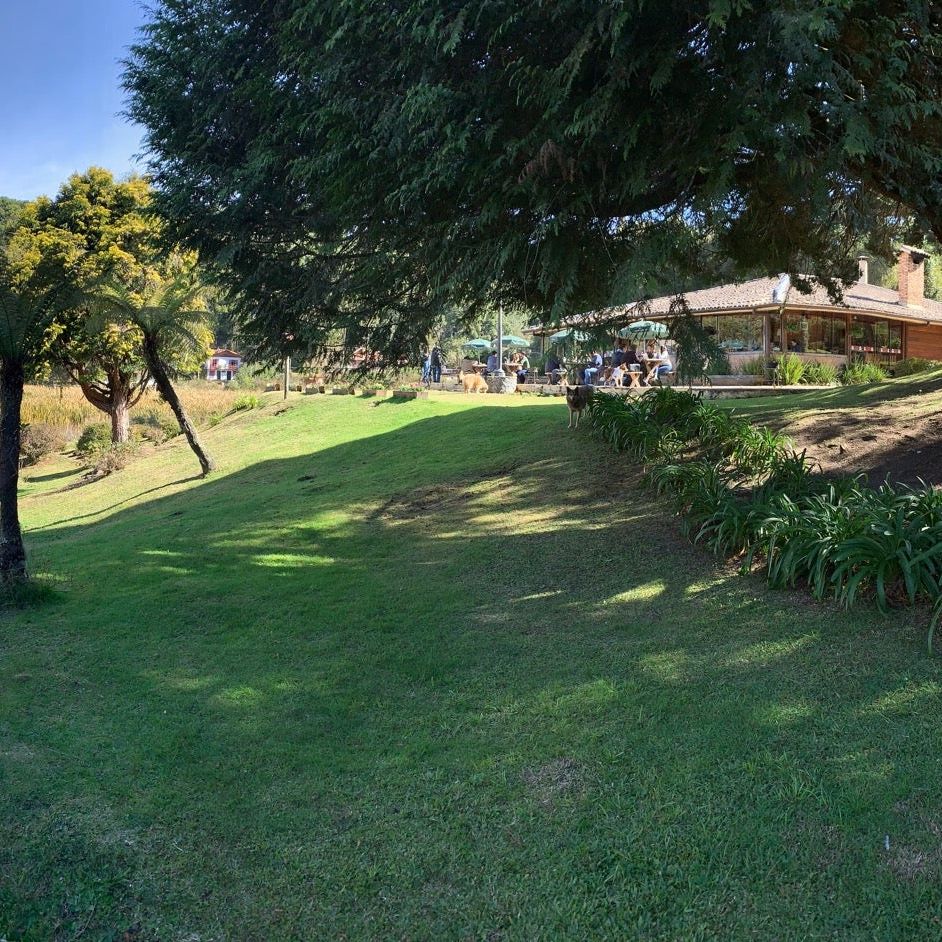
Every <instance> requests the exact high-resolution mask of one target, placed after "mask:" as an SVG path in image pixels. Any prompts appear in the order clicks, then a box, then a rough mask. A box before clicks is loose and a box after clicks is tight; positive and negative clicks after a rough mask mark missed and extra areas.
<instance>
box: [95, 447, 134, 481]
mask: <svg viewBox="0 0 942 942" xmlns="http://www.w3.org/2000/svg"><path fill="white" fill-rule="evenodd" d="M137 451H138V447H137V444H136V443H135V442H118V443H117V444H115V443H112V442H111V441H109V443H108V447H107V448H105V449H104V450H102V451H99V452H98V453H97V454H96V455H95V463H94V465H93V467H92V470H93V472H94V473H95V474H96V475H100V476H104V475H106V474H113V473H114V472H115V471H123V470H124V469H125V468H126V467H127V466H128V464H129V463H130V461H131V460H132V459H133V458H134V456H135V455H136V454H137Z"/></svg>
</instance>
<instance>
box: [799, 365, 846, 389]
mask: <svg viewBox="0 0 942 942" xmlns="http://www.w3.org/2000/svg"><path fill="white" fill-rule="evenodd" d="M801 382H803V383H805V384H807V385H809V386H833V385H834V384H835V383H837V382H839V376H838V370H837V367H836V366H833V365H832V364H830V363H818V362H817V361H815V360H809V361H808V362H807V363H805V372H804V374H803V375H802V377H801Z"/></svg>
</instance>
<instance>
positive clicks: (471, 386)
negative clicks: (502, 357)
mask: <svg viewBox="0 0 942 942" xmlns="http://www.w3.org/2000/svg"><path fill="white" fill-rule="evenodd" d="M458 382H459V383H461V388H462V389H463V390H464V391H465V392H466V393H486V392H487V383H486V382H485V381H484V377H483V376H478V374H477V373H465V372H464V371H460V372H459V373H458Z"/></svg>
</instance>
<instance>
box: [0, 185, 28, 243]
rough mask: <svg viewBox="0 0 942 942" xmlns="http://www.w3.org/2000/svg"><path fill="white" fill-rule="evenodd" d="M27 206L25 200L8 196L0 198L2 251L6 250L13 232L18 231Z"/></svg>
mask: <svg viewBox="0 0 942 942" xmlns="http://www.w3.org/2000/svg"><path fill="white" fill-rule="evenodd" d="M25 205H26V202H25V200H14V199H10V197H8V196H0V251H3V250H5V249H6V245H7V241H8V240H9V238H10V235H11V234H12V233H13V230H14V229H16V226H17V223H18V221H19V218H20V214H21V213H22V211H23V207H24V206H25Z"/></svg>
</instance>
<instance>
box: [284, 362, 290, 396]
mask: <svg viewBox="0 0 942 942" xmlns="http://www.w3.org/2000/svg"><path fill="white" fill-rule="evenodd" d="M290 385H291V357H285V394H284V396H283V397H282V398H283V399H287V398H288V387H289V386H290Z"/></svg>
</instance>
